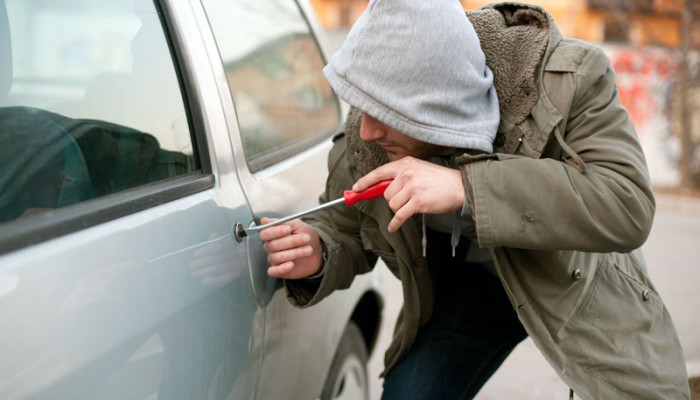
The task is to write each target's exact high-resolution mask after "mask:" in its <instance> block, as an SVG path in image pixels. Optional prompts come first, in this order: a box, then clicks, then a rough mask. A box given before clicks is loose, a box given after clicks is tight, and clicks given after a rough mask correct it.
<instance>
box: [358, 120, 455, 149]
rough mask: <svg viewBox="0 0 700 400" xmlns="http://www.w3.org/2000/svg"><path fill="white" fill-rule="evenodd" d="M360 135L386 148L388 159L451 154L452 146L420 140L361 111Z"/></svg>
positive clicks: (365, 139)
mask: <svg viewBox="0 0 700 400" xmlns="http://www.w3.org/2000/svg"><path fill="white" fill-rule="evenodd" d="M360 137H361V138H362V140H364V141H366V142H376V143H377V144H378V145H380V146H381V147H382V148H383V149H384V150H386V153H387V156H388V158H389V161H396V160H398V159H400V158H403V157H406V156H412V157H415V158H420V159H423V160H426V159H428V158H430V157H433V156H442V155H448V154H452V153H453V152H454V150H455V149H454V148H452V147H445V146H439V145H436V144H431V143H426V142H422V141H420V140H418V139H414V138H412V137H410V136H408V135H404V134H403V133H401V132H399V131H397V130H395V129H393V128H392V127H390V126H389V125H386V124H385V123H383V122H381V121H379V120H377V119H375V118H373V117H372V116H370V115H369V114H367V113H362V123H361V124H360Z"/></svg>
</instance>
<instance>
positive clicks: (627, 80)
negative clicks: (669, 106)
mask: <svg viewBox="0 0 700 400" xmlns="http://www.w3.org/2000/svg"><path fill="white" fill-rule="evenodd" d="M610 53H611V55H612V56H611V61H612V66H613V68H614V69H615V72H616V74H617V86H618V91H619V94H620V101H621V102H622V105H624V106H625V108H626V109H627V111H628V112H629V113H630V116H631V118H632V121H633V122H634V124H635V125H636V126H637V127H638V128H641V127H643V126H644V125H645V124H646V123H647V121H648V119H649V117H650V116H652V115H653V114H654V113H662V112H663V108H664V105H665V104H666V102H667V98H666V91H665V90H664V89H665V88H666V87H668V85H669V84H670V81H671V79H672V76H673V73H674V71H675V70H676V62H675V60H674V58H673V56H672V55H671V53H669V52H665V51H649V50H648V49H643V48H624V49H618V50H611V51H610Z"/></svg>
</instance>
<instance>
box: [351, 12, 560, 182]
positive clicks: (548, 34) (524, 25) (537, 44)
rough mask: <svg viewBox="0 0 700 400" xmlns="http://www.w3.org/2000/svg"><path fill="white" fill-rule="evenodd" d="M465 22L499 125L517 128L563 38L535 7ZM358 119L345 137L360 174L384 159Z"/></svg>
mask: <svg viewBox="0 0 700 400" xmlns="http://www.w3.org/2000/svg"><path fill="white" fill-rule="evenodd" d="M467 17H468V18H469V20H470V21H471V23H472V25H473V26H474V29H475V30H476V33H477V35H478V36H479V40H480V42H481V47H482V49H483V51H484V53H485V55H486V63H487V65H488V66H489V68H490V69H491V71H492V72H493V75H494V85H495V86H496V92H497V93H498V103H499V109H500V113H501V120H502V121H506V122H508V123H510V124H512V125H517V124H519V123H521V122H522V121H523V120H525V118H526V117H527V116H528V115H529V114H530V111H531V110H532V108H533V107H534V106H535V104H537V102H538V100H539V97H540V90H539V84H540V81H541V75H542V68H541V66H542V60H546V59H547V57H548V56H549V54H550V53H551V52H552V51H553V49H554V47H556V45H557V44H558V43H559V42H560V41H561V34H560V33H559V30H558V29H557V27H556V26H555V24H554V21H553V20H552V17H551V16H550V15H549V14H548V13H547V12H546V11H545V10H543V9H542V8H540V7H538V6H534V5H526V4H518V3H498V4H490V5H487V6H484V7H482V8H480V9H477V10H474V11H469V12H467ZM543 56H544V57H543ZM360 120H361V113H360V112H359V110H357V109H354V108H352V109H351V110H350V112H349V114H348V118H347V121H346V126H345V135H346V138H347V142H348V152H349V154H348V156H349V157H350V159H351V161H352V163H353V164H354V165H355V166H356V167H357V169H358V171H359V172H360V173H361V174H363V175H364V174H367V173H368V172H370V171H372V170H374V169H375V168H377V167H378V166H380V165H382V164H384V163H386V162H387V161H388V159H387V156H386V153H385V152H384V150H383V149H382V148H381V147H380V146H379V145H377V144H375V143H366V142H364V141H363V140H362V139H361V138H360V136H359V130H360Z"/></svg>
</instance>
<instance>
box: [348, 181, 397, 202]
mask: <svg viewBox="0 0 700 400" xmlns="http://www.w3.org/2000/svg"><path fill="white" fill-rule="evenodd" d="M391 182H392V180H388V181H381V182H379V183H377V184H376V185H374V186H370V187H369V188H367V189H366V190H363V191H361V192H354V191H352V190H346V191H344V192H343V198H344V199H345V204H346V205H347V206H348V207H351V206H353V205H354V204H355V203H357V202H358V201H364V200H371V199H376V198H377V197H381V196H383V195H384V191H385V190H386V188H387V186H389V185H390V184H391Z"/></svg>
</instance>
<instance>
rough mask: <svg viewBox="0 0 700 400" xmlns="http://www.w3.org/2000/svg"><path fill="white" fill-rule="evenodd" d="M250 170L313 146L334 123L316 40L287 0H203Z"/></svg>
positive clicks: (335, 110)
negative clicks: (222, 64)
mask: <svg viewBox="0 0 700 400" xmlns="http://www.w3.org/2000/svg"><path fill="white" fill-rule="evenodd" d="M202 4H203V5H204V8H205V11H206V13H207V17H208V18H209V22H210V25H211V27H212V30H213V33H214V37H215V39H216V42H217V46H218V49H219V53H220V56H221V59H222V61H223V63H224V69H225V72H226V78H227V80H228V85H229V89H230V91H231V96H232V98H233V102H234V104H235V107H236V115H237V118H238V125H239V130H240V132H241V139H242V141H243V150H244V152H245V158H246V161H247V162H248V165H249V167H250V169H251V170H252V171H257V170H259V169H261V168H264V167H266V166H268V165H270V164H272V163H274V162H276V161H279V160H281V159H284V158H286V157H288V156H289V155H291V154H294V153H295V152H298V151H301V150H303V149H304V148H305V147H307V146H309V145H310V144H312V143H316V142H318V141H320V140H322V139H323V138H325V137H326V136H327V135H328V134H329V133H331V132H332V131H334V130H335V129H336V127H337V126H338V123H339V121H340V112H339V104H338V101H337V98H336V97H335V95H334V94H333V92H332V90H331V88H330V86H329V85H328V83H327V82H326V80H325V78H324V77H323V73H322V69H323V66H324V60H323V58H322V56H321V53H320V51H319V47H318V45H317V43H316V39H315V38H314V36H313V35H312V33H311V30H310V27H309V25H308V23H307V21H306V20H305V18H304V16H303V15H302V13H301V11H300V9H299V7H298V6H297V4H296V3H295V2H294V1H293V0H266V1H260V0H240V1H219V0H204V1H203V2H202Z"/></svg>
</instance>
